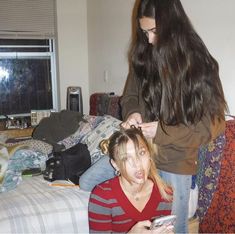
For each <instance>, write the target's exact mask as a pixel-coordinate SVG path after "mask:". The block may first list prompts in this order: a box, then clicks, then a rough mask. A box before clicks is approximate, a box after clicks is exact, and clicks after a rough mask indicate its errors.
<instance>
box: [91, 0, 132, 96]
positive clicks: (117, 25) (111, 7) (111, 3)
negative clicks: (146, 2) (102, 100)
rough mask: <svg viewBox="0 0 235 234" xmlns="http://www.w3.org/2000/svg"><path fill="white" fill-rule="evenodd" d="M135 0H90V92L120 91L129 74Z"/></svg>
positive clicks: (118, 92)
mask: <svg viewBox="0 0 235 234" xmlns="http://www.w3.org/2000/svg"><path fill="white" fill-rule="evenodd" d="M134 2H135V1H134V0H96V1H94V0H88V1H87V4H88V5H87V9H88V45H89V53H88V54H89V78H90V91H91V92H94V91H106V92H111V91H113V92H115V93H117V94H121V93H122V91H123V86H124V83H125V80H126V77H127V73H128V61H127V50H128V45H129V39H130V34H131V11H132V7H133V3H134Z"/></svg>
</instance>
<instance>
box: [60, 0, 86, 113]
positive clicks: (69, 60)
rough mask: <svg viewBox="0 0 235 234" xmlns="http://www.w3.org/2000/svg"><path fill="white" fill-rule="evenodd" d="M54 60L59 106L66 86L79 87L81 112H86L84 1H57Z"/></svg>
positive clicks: (63, 107)
mask: <svg viewBox="0 0 235 234" xmlns="http://www.w3.org/2000/svg"><path fill="white" fill-rule="evenodd" d="M56 3H57V24H58V28H57V31H58V62H59V64H58V65H59V74H58V75H59V81H60V82H59V83H60V84H59V85H60V99H61V108H62V109H65V108H66V91H67V87H68V86H81V87H82V96H83V111H84V113H88V111H89V79H88V47H87V20H86V19H87V7H86V0H57V2H56Z"/></svg>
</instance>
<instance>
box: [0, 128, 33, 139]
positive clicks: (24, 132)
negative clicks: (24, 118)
mask: <svg viewBox="0 0 235 234" xmlns="http://www.w3.org/2000/svg"><path fill="white" fill-rule="evenodd" d="M33 129H34V128H32V127H30V128H23V129H21V128H14V129H6V130H2V131H0V134H4V135H6V136H7V138H27V137H31V135H32V132H33Z"/></svg>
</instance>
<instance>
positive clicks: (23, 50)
mask: <svg viewBox="0 0 235 234" xmlns="http://www.w3.org/2000/svg"><path fill="white" fill-rule="evenodd" d="M56 87H57V86H56V78H55V52H54V40H53V39H46V40H45V39H39V40H38V39H0V114H1V115H11V116H21V115H29V113H30V112H31V110H32V109H33V110H42V109H56V110H57V109H58V108H57V106H58V103H57V88H56Z"/></svg>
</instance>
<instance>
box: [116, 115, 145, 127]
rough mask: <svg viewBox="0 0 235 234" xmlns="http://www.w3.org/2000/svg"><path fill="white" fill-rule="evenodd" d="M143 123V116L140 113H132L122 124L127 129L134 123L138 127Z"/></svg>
mask: <svg viewBox="0 0 235 234" xmlns="http://www.w3.org/2000/svg"><path fill="white" fill-rule="evenodd" d="M141 123H142V117H141V114H140V113H132V114H131V115H129V116H128V118H127V120H126V121H125V122H122V124H121V126H122V127H123V128H125V129H127V128H130V127H131V125H134V126H135V127H136V128H138V127H139V125H140V124H141Z"/></svg>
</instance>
